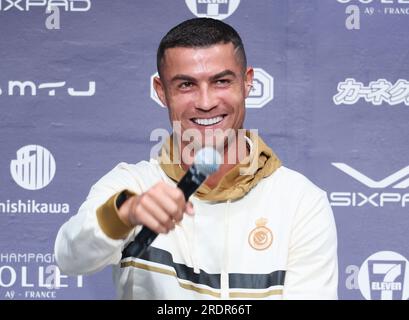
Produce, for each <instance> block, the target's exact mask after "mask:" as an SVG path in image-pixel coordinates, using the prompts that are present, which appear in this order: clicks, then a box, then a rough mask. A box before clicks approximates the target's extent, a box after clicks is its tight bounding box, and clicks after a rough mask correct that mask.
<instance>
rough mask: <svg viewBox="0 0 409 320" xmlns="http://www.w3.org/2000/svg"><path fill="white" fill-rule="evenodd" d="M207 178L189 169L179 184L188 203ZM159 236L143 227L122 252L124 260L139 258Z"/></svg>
mask: <svg viewBox="0 0 409 320" xmlns="http://www.w3.org/2000/svg"><path fill="white" fill-rule="evenodd" d="M206 178H207V176H206V175H204V174H202V173H200V172H199V171H197V169H196V167H195V165H192V166H191V167H190V168H189V171H188V172H187V173H186V174H185V175H184V176H183V177H182V179H181V180H180V181H179V183H178V184H177V187H178V188H179V189H181V190H182V192H183V194H184V196H185V200H186V201H188V199H189V197H190V196H191V195H192V194H193V193H195V191H196V190H197V189H198V188H199V187H200V185H201V184H202V183H203V181H205V180H206ZM157 236H158V234H157V233H156V232H154V231H152V230H151V229H149V228H148V227H146V226H143V228H142V230H141V231H140V232H139V233H138V234H137V235H136V237H135V239H134V241H132V242H131V243H129V244H128V246H127V247H126V248H125V249H124V251H123V252H122V259H123V258H126V257H131V256H132V257H135V258H139V257H140V256H142V254H143V253H144V252H145V251H146V249H148V247H149V246H150V245H151V243H152V242H153V241H154V240H155V239H156V237H157Z"/></svg>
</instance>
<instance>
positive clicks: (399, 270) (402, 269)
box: [358, 251, 409, 300]
mask: <svg viewBox="0 0 409 320" xmlns="http://www.w3.org/2000/svg"><path fill="white" fill-rule="evenodd" d="M407 264H408V261H407V260H406V258H405V257H403V256H402V255H400V254H399V253H396V252H393V251H381V252H377V253H375V254H373V255H371V256H370V257H369V258H367V259H366V260H365V261H364V263H363V264H362V266H361V268H360V270H359V275H358V283H359V289H360V290H361V293H362V295H363V296H364V298H365V299H367V300H407V299H408V298H409V282H408V274H407V273H408V268H407Z"/></svg>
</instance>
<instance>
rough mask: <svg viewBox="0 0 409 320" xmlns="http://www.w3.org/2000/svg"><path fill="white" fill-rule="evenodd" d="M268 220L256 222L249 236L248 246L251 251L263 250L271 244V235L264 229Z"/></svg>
mask: <svg viewBox="0 0 409 320" xmlns="http://www.w3.org/2000/svg"><path fill="white" fill-rule="evenodd" d="M267 222H268V220H267V219H266V218H260V219H257V221H256V226H257V227H256V228H254V229H253V230H252V231H251V232H250V234H249V244H250V246H251V247H252V248H253V249H256V250H265V249H267V248H268V247H270V246H271V244H272V243H273V233H272V232H271V230H270V229H269V228H267V227H266V224H267Z"/></svg>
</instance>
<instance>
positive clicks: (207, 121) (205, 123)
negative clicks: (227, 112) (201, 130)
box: [193, 116, 223, 126]
mask: <svg viewBox="0 0 409 320" xmlns="http://www.w3.org/2000/svg"><path fill="white" fill-rule="evenodd" d="M222 120H223V117H222V116H219V117H215V118H211V119H198V118H196V119H193V121H194V122H195V123H197V124H200V125H201V126H211V125H214V124H216V123H219V122H220V121H222Z"/></svg>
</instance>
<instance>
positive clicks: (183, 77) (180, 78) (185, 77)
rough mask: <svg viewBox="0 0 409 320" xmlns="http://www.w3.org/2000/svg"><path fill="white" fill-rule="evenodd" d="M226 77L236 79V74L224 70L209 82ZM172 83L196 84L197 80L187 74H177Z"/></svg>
mask: <svg viewBox="0 0 409 320" xmlns="http://www.w3.org/2000/svg"><path fill="white" fill-rule="evenodd" d="M226 76H232V77H234V78H236V74H235V73H234V72H233V71H231V70H229V69H227V70H224V71H222V72H219V73H217V74H215V75H213V76H211V77H210V78H209V80H210V81H214V80H217V79H220V78H223V77H226ZM170 81H171V82H174V81H188V82H196V81H197V80H196V79H195V78H193V77H191V76H188V75H186V74H177V75H175V76H174V77H173V78H172V79H171V80H170Z"/></svg>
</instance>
